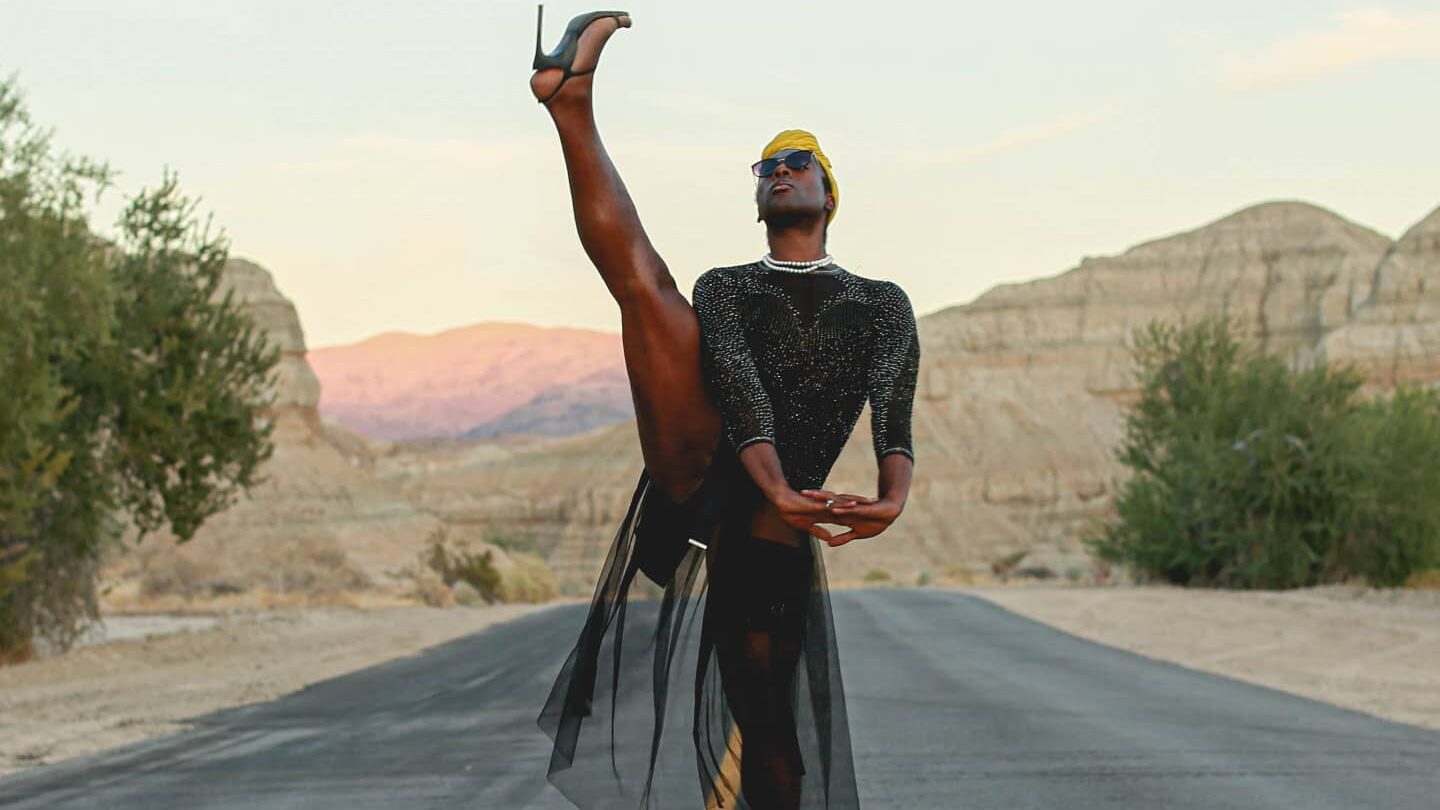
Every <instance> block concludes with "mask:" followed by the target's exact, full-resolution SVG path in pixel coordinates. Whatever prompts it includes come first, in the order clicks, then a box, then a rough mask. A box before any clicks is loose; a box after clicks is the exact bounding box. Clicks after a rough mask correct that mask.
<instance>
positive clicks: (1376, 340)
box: [379, 202, 1440, 592]
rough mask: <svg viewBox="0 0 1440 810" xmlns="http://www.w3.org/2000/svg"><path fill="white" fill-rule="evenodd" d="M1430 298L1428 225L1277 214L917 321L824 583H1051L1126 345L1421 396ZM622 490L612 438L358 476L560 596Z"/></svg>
mask: <svg viewBox="0 0 1440 810" xmlns="http://www.w3.org/2000/svg"><path fill="white" fill-rule="evenodd" d="M899 281H900V282H901V283H902V284H903V283H904V279H899ZM1437 286H1440V212H1437V213H1436V214H1432V215H1431V216H1430V217H1428V218H1427V219H1426V220H1425V221H1423V222H1421V223H1420V224H1419V225H1417V226H1416V227H1415V228H1414V229H1412V230H1411V231H1410V232H1409V233H1407V234H1405V236H1404V237H1403V238H1401V239H1400V240H1399V241H1398V242H1392V241H1391V240H1390V239H1388V238H1386V237H1385V236H1383V235H1381V234H1378V233H1376V232H1374V231H1371V230H1369V229H1367V228H1364V227H1361V226H1359V225H1356V224H1354V223H1351V222H1349V221H1347V220H1345V219H1343V218H1341V217H1339V216H1337V215H1335V214H1333V213H1331V212H1329V211H1326V210H1324V209H1321V208H1317V207H1315V206H1312V205H1308V204H1304V203H1297V202H1277V203H1266V204H1263V205H1257V206H1254V207H1251V208H1247V209H1244V210H1242V211H1239V212H1237V213H1235V214H1232V215H1230V216H1227V217H1225V218H1223V219H1220V220H1218V221H1216V222H1213V223H1211V224H1209V225H1206V226H1204V227H1202V228H1198V229H1196V230H1193V231H1189V232H1186V233H1181V234H1178V235H1175V236H1170V237H1167V238H1164V239H1159V240H1155V241H1151V242H1146V243H1144V244H1141V245H1138V246H1136V247H1134V248H1132V249H1130V250H1128V251H1126V252H1125V253H1123V254H1120V255H1118V256H1113V257H1104V258H1087V259H1085V260H1083V261H1082V262H1081V263H1080V264H1079V266H1077V267H1075V268H1073V269H1071V270H1069V271H1067V272H1065V273H1062V274H1060V275H1058V276H1054V277H1051V278H1046V279H1040V280H1036V281H1030V282H1026V283H1022V284H1007V285H1002V286H1000V287H997V288H995V289H993V290H991V291H989V292H987V293H985V294H984V295H982V296H980V297H979V298H978V299H976V300H975V301H973V302H971V303H968V304H964V305H960V306H955V307H951V308H948V309H945V310H942V311H940V312H936V313H933V314H929V315H926V316H925V317H923V318H921V319H920V334H921V342H922V346H923V357H922V363H921V371H920V381H919V390H918V393H917V397H916V403H915V442H916V446H917V467H916V478H915V485H914V488H913V491H912V497H911V500H910V503H909V506H908V507H907V510H906V512H905V514H904V515H903V516H902V517H901V519H900V521H899V522H898V523H897V524H896V526H895V527H894V528H893V529H892V530H891V531H890V532H887V533H886V534H885V535H882V536H881V537H879V538H875V539H873V540H864V541H858V542H855V543H852V544H850V545H847V546H845V547H843V548H841V549H837V550H835V551H834V552H831V553H830V556H829V557H828V563H827V564H828V565H829V569H830V572H831V575H832V577H833V578H835V579H838V580H846V579H858V578H860V577H862V576H863V575H864V573H865V572H867V571H870V570H872V569H877V568H878V569H883V570H885V571H887V572H888V573H890V574H891V575H892V577H893V578H894V579H895V580H897V581H901V582H907V581H914V579H915V577H917V576H918V575H920V574H921V573H925V572H929V573H931V574H932V575H940V574H944V573H945V572H946V570H947V569H949V568H950V567H952V566H958V565H964V566H969V567H971V568H988V567H989V566H990V565H991V564H992V563H995V562H997V561H999V560H1002V559H1010V558H1016V557H1017V555H1023V554H1024V553H1027V552H1046V553H1045V554H1037V555H1036V558H1037V559H1039V558H1041V557H1045V556H1047V555H1048V556H1050V557H1053V558H1055V559H1063V560H1067V561H1072V562H1073V560H1074V558H1075V557H1074V555H1075V554H1076V553H1077V551H1078V550H1079V548H1080V546H1079V542H1078V537H1079V535H1080V534H1081V533H1082V531H1083V530H1084V527H1085V526H1086V525H1087V524H1088V523H1090V522H1092V521H1095V520H1097V519H1099V518H1101V517H1103V516H1104V515H1106V514H1107V513H1108V510H1109V507H1110V499H1111V495H1112V491H1113V485H1114V481H1115V479H1116V478H1117V477H1118V476H1120V475H1121V474H1122V469H1121V468H1120V467H1119V465H1118V464H1117V463H1116V461H1115V460H1114V457H1113V449H1114V447H1115V446H1116V444H1117V443H1118V441H1119V439H1120V437H1121V429H1122V424H1123V408H1124V405H1125V403H1126V402H1127V401H1129V400H1131V399H1132V398H1133V395H1134V393H1135V389H1136V386H1135V380H1134V378H1133V373H1132V366H1131V361H1130V355H1129V349H1128V345H1129V341H1130V338H1131V334H1132V330H1133V329H1135V328H1136V327H1139V326H1142V325H1143V324H1145V323H1146V322H1147V321H1149V320H1151V319H1154V318H1160V319H1166V320H1183V319H1193V318H1196V317H1199V316H1202V315H1206V314H1212V313H1227V314H1230V315H1232V316H1234V317H1236V318H1237V319H1238V320H1240V322H1241V323H1242V324H1244V325H1245V328H1246V329H1247V331H1248V333H1249V334H1250V335H1251V337H1252V338H1253V339H1254V340H1255V341H1257V342H1258V343H1259V344H1260V345H1262V346H1264V347H1265V348H1266V349H1267V350H1269V351H1271V352H1274V353H1277V354H1279V355H1281V356H1283V357H1285V358H1286V359H1287V360H1288V361H1290V362H1292V363H1295V364H1297V365H1304V364H1308V363H1313V362H1317V361H1322V360H1332V361H1333V360H1346V361H1353V362H1356V363H1360V364H1362V365H1363V367H1364V368H1366V370H1367V373H1369V375H1370V379H1371V381H1372V384H1373V385H1374V386H1376V387H1377V388H1379V389H1383V388H1384V387H1387V386H1390V385H1393V383H1395V382H1397V381H1400V380H1425V381H1433V380H1437V379H1440V367H1437V360H1436V357H1437V349H1440V293H1437V291H1436V288H1437ZM869 435H870V434H869V426H868V414H866V415H863V416H862V417H861V422H860V425H859V426H858V427H857V429H856V432H855V434H854V436H852V438H851V441H850V443H849V444H848V445H847V447H846V449H845V451H844V453H843V454H842V456H841V459H840V461H839V463H838V464H837V465H836V467H835V470H834V472H833V473H832V474H831V477H830V480H829V484H830V486H831V487H832V488H834V489H838V490H841V491H850V492H859V493H873V491H874V488H875V465H874V460H873V459H872V458H871V455H870V453H871V451H870V445H869ZM640 468H641V463H640V455H639V450H638V446H637V444H636V439H635V432H634V425H633V422H630V423H626V424H623V425H616V426H613V427H611V428H605V429H601V430H598V431H595V432H593V433H590V434H586V435H584V436H579V437H574V438H572V439H567V440H564V441H553V442H542V443H537V444H531V445H526V446H523V447H522V446H511V447H504V446H501V445H493V444H479V445H474V446H470V447H468V448H464V449H458V448H457V449H452V450H451V451H449V452H447V454H445V455H444V456H443V457H425V458H423V459H422V458H419V457H407V456H405V455H403V454H402V455H397V456H392V457H389V458H386V459H382V460H381V461H380V463H379V470H380V471H381V473H382V475H384V476H385V477H387V478H390V479H391V480H393V481H395V482H396V483H397V484H398V485H400V486H401V487H403V489H404V491H405V493H406V494H407V497H410V498H411V499H412V500H414V501H415V502H416V503H417V504H419V505H421V506H422V508H424V509H425V510H427V511H430V512H433V513H435V514H437V515H441V516H443V517H444V518H445V519H446V520H447V521H450V522H454V523H460V524H467V525H473V526H490V527H492V528H493V530H498V531H504V532H508V533H511V534H515V535H523V536H526V537H530V538H532V539H533V542H534V543H535V544H536V545H537V546H538V547H540V548H541V549H542V550H543V551H545V552H546V553H547V555H548V556H549V559H550V560H551V562H552V565H553V566H554V567H555V568H556V571H557V574H559V575H560V576H561V577H562V582H564V583H566V584H568V587H569V589H570V590H571V591H572V592H583V591H585V590H588V589H589V588H590V587H592V586H593V579H592V578H593V575H594V572H595V571H596V570H597V569H598V567H599V565H600V562H601V561H602V557H603V555H604V553H605V551H606V549H607V547H608V543H609V541H610V538H611V536H612V534H613V532H614V530H615V527H616V525H617V524H618V522H619V519H620V516H621V510H622V509H623V508H624V506H625V504H626V502H627V500H628V498H629V496H630V494H631V492H632V490H633V486H634V483H635V478H636V476H637V475H638V473H639V470H640ZM1072 562H1067V563H1066V564H1067V566H1068V565H1071V564H1072Z"/></svg>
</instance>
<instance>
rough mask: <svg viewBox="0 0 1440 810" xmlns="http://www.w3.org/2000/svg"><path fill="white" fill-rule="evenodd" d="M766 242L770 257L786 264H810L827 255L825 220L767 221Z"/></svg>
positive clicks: (821, 218)
mask: <svg viewBox="0 0 1440 810" xmlns="http://www.w3.org/2000/svg"><path fill="white" fill-rule="evenodd" d="M765 241H766V242H768V243H769V244H770V255H771V256H773V257H774V258H776V259H779V260H780V261H784V262H808V261H811V260H813V259H818V258H820V257H821V256H824V255H825V220H824V218H823V217H820V218H813V219H808V220H804V221H790V222H785V221H777V220H773V219H772V220H767V221H766V223H765Z"/></svg>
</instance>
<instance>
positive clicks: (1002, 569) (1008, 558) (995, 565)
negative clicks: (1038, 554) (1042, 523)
mask: <svg viewBox="0 0 1440 810" xmlns="http://www.w3.org/2000/svg"><path fill="white" fill-rule="evenodd" d="M1029 553H1030V552H1029V551H1026V550H1023V549H1022V550H1020V551H1015V552H1011V553H1010V554H1006V555H1005V556H1004V557H1001V558H1000V559H998V560H995V561H993V562H991V563H990V571H991V572H992V573H994V574H995V576H997V577H1005V576H1009V575H1010V574H1011V573H1012V572H1013V571H1014V570H1015V566H1017V565H1019V564H1020V561H1021V560H1023V559H1025V555H1026V554H1029Z"/></svg>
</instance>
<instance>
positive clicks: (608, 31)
mask: <svg viewBox="0 0 1440 810" xmlns="http://www.w3.org/2000/svg"><path fill="white" fill-rule="evenodd" d="M629 27H630V18H629V17H628V16H624V17H618V18H617V17H601V18H600V19H598V20H595V21H594V22H592V23H590V24H589V25H587V26H586V27H585V30H584V31H581V32H580V42H579V45H578V47H577V50H576V53H575V62H574V64H572V65H571V66H570V70H571V72H574V73H579V72H581V71H586V70H592V69H593V68H594V67H595V65H596V64H597V63H599V61H600V51H602V50H603V49H604V48H605V43H606V42H607V41H608V40H609V39H610V37H611V35H613V34H614V33H615V32H616V31H618V30H620V29H621V28H629ZM562 81H563V82H564V85H563V86H561V87H560V92H559V93H556V94H555V97H554V98H551V99H550V100H549V101H548V102H546V105H545V106H547V107H551V106H554V105H556V104H563V103H566V102H567V101H571V100H574V99H578V98H584V97H588V96H589V95H590V86H591V85H592V84H593V83H594V81H595V74H594V73H586V74H584V75H583V76H571V77H570V78H569V79H565V72H564V71H563V70H561V69H560V68H544V69H541V70H537V71H535V75H533V76H531V77H530V92H532V93H534V94H535V100H536V101H539V100H540V99H543V98H546V97H547V96H549V95H550V94H551V93H555V88H556V87H557V86H559V85H560V84H561V82H562Z"/></svg>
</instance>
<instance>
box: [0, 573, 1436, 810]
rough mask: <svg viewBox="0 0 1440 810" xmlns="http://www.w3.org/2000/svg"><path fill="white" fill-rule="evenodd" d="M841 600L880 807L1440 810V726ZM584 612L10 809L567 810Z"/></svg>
mask: <svg viewBox="0 0 1440 810" xmlns="http://www.w3.org/2000/svg"><path fill="white" fill-rule="evenodd" d="M833 601H834V607H835V623H836V630H837V633H838V636H839V644H840V651H841V661H842V671H843V672H844V677H845V687H846V698H847V702H848V704H849V708H850V719H851V731H852V737H853V743H854V748H855V756H856V769H857V776H858V779H859V783H860V791H861V798H862V801H863V802H864V805H865V806H866V807H867V808H877V809H878V808H907V810H908V809H910V808H916V809H918V810H924V809H926V808H937V809H939V808H944V809H945V810H955V809H960V810H968V809H969V808H976V809H977V810H978V809H979V808H996V809H997V810H998V809H1000V808H1004V810H1025V809H1027V808H1045V809H1046V810H1053V809H1055V808H1063V809H1064V810H1092V809H1093V808H1125V810H1150V808H1155V809H1156V810H1159V809H1160V808H1164V809H1165V810H1189V809H1190V808H1206V809H1207V810H1221V809H1222V808H1235V810H1241V809H1242V808H1243V810H1268V809H1269V808H1276V809H1277V810H1278V808H1285V809H1286V810H1296V809H1303V810H1328V809H1329V808H1336V809H1337V810H1338V809H1339V808H1346V810H1354V809H1355V808H1384V809H1385V810H1409V808H1415V810H1421V808H1423V809H1424V810H1435V808H1437V807H1440V732H1437V731H1429V730H1424V729H1420V728H1416V727H1413V726H1407V725H1403V724H1398V723H1391V722H1387V721H1383V720H1377V719H1374V718H1371V717H1368V716H1366V715H1363V714H1359V713H1357V712H1351V711H1348V710H1345V709H1340V708H1336V707H1333V706H1329V705H1327V704H1323V703H1318V702H1315V701H1311V700H1307V699H1305V698H1300V697H1295V696H1292V695H1288V694H1285V693H1282V692H1277V691H1274V690H1270V689H1266V688H1264V687H1259V686H1253V685H1250V684H1246V683H1242V682H1239V681H1234V680H1229V679H1226V678H1221V677H1217V676H1214V675H1208V674H1204V673H1200V672H1195V671H1192V670H1187V669H1183V668H1181V667H1177V666H1172V665H1169V664H1165V663H1161V662H1158V661H1154V660H1151V659H1148V658H1145V657H1143V656H1139V655H1134V654H1131V653H1127V652H1122V651H1119V650H1116V649H1113V648H1109V647H1105V646H1101V645H1098V644H1094V643H1092V642H1088V641H1084V640H1081V639H1078V638H1075V637H1073V636H1069V635H1066V634H1064V633H1061V632H1059V631H1057V630H1053V629H1051V628H1048V627H1046V626H1044V625H1041V624H1038V623H1036V622H1033V621H1031V620H1029V619H1025V618H1023V617H1020V616H1018V615H1016V614H1013V613H1010V612H1008V611H1006V610H1004V609H1002V608H999V607H996V606H994V605H992V604H990V603H989V602H985V601H983V600H981V599H977V598H974V597H970V596H967V595H964V594H961V593H956V592H947V591H941V590H872V591H838V592H835V593H834V594H833ZM581 618H582V608H581V607H580V606H566V607H560V608H556V609H554V610H548V611H543V612H541V613H536V614H531V615H529V616H526V617H524V618H521V619H518V620H515V621H513V622H510V623H507V624H503V625H499V626H496V627H493V628H491V629H489V630H486V631H484V632H482V633H479V634H476V635H474V636H470V637H468V638H464V639H460V640H457V641H454V642H451V643H448V644H445V645H442V646H440V647H436V648H434V649H432V650H430V651H427V652H426V653H424V654H423V655H419V656H415V657H411V658H406V659H401V660H397V661H392V662H390V663H388V664H384V665H381V666H377V667H373V668H371V669H367V670H364V671H361V672H357V673H353V674H351V675H348V676H345V677H342V678H337V679H335V680H331V681H327V682H325V683H322V684H317V685H315V686H312V687H310V688H308V689H305V690H303V691H301V692H298V693H296V694H294V695H291V696H289V697H286V698H283V699H281V700H277V701H274V702H271V703H265V704H258V705H254V706H248V707H242V708H239V709H232V710H228V711H224V712H219V713H216V714H213V715H209V716H206V717H204V718H202V719H201V720H200V721H199V724H198V726H197V727H196V728H194V729H192V730H189V731H185V732H182V733H179V734H174V735H170V736H167V737H161V738H156V739H152V740H148V741H144V742H140V743H136V744H132V745H129V746H125V747H123V748H119V749H115V750H112V751H109V752H105V753H102V754H97V755H93V756H88V757H83V758H79V759H74V760H70V761H67V762H62V763H57V764H55V765H49V766H42V767H39V768H35V769H32V770H29V771H25V772H22V773H19V774H15V775H12V776H10V777H7V778H5V779H0V807H7V808H47V810H57V809H59V808H105V809H106V810H109V808H145V810H168V809H169V808H177V809H178V808H185V809H186V810H189V809H190V808H227V809H228V808H246V809H247V810H253V808H344V810H368V809H369V808H377V809H378V808H385V809H386V810H390V809H391V808H431V807H433V808H504V809H505V810H566V809H567V808H569V807H570V805H569V804H568V803H567V802H566V801H565V800H564V799H563V797H561V796H560V794H559V793H558V792H557V791H556V790H555V789H554V788H553V787H551V786H550V785H549V783H548V782H546V781H545V778H544V773H545V766H546V764H547V762H548V757H549V740H548V739H547V738H545V736H544V735H543V734H542V733H541V732H540V731H539V729H538V728H537V727H536V726H535V724H534V717H535V713H536V711H537V710H538V707H539V705H540V703H541V701H542V700H543V699H544V696H545V694H546V693H547V691H548V689H549V686H550V683H551V680H552V679H553V677H554V673H555V672H556V671H557V670H558V668H559V666H560V662H561V660H562V659H563V657H564V655H565V654H566V653H567V652H568V651H569V647H570V645H571V644H572V643H573V642H574V636H575V633H576V632H577V630H578V628H579V625H580V622H581ZM675 714H677V715H679V716H681V717H685V716H686V714H687V713H686V712H676V713H675ZM667 738H668V733H667ZM674 739H675V743H674V744H675V745H680V746H683V745H688V744H689V737H688V736H687V735H685V734H684V733H679V734H676V736H675V738H674ZM676 761H677V762H683V761H685V760H684V758H678V759H677V760H676ZM691 761H692V762H693V760H691ZM667 778H668V779H671V780H684V779H691V780H693V779H694V776H693V774H691V773H675V774H670V775H668V776H667ZM696 795H697V796H698V790H697V794H696ZM697 806H698V801H697ZM666 810H669V808H667V809H666Z"/></svg>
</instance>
